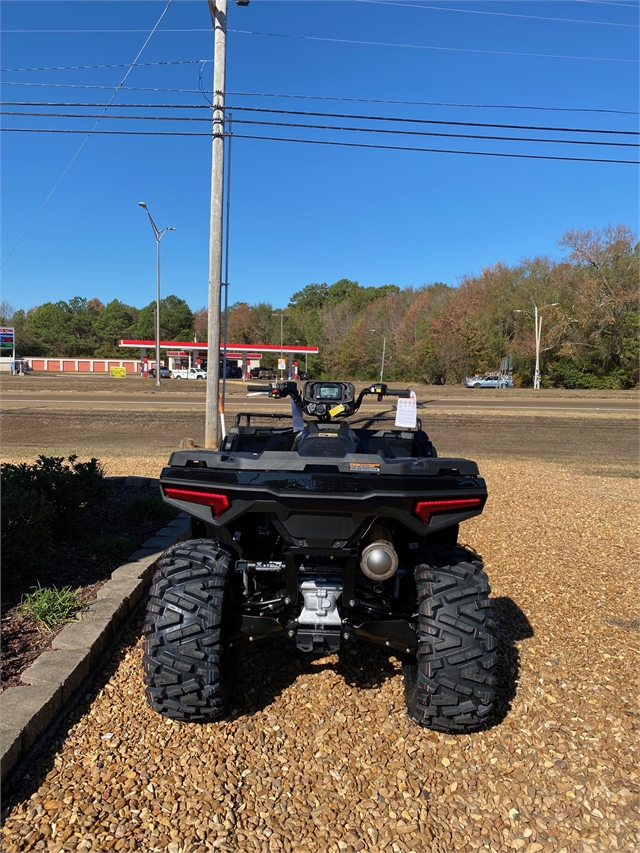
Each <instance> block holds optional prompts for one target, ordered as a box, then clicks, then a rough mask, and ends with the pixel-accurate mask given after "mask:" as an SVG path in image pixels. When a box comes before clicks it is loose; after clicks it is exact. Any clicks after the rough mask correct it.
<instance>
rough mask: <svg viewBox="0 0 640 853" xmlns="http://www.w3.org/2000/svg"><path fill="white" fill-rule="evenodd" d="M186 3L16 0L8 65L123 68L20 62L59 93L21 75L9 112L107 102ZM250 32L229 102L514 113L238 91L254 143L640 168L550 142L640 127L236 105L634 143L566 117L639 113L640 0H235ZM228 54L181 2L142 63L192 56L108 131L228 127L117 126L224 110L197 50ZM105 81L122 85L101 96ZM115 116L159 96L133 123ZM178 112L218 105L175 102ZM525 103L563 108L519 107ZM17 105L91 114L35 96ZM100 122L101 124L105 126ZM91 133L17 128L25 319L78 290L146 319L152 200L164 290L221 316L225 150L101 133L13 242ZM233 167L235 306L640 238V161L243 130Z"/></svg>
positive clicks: (610, 119) (32, 122)
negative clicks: (212, 251) (213, 261)
mask: <svg viewBox="0 0 640 853" xmlns="http://www.w3.org/2000/svg"><path fill="white" fill-rule="evenodd" d="M165 6H166V0H165V1H164V2H163V0H160V2H156V0H146V2H133V3H132V2H126V0H116V1H115V2H55V0H51V2H35V0H34V2H29V1H28V0H21V2H11V0H8V2H7V0H5V2H4V3H3V4H2V26H3V31H4V32H3V39H2V67H3V69H17V68H19V69H28V68H51V67H53V66H81V65H92V66H99V65H117V64H122V65H123V66H124V67H111V68H85V69H74V70H55V71H54V70H44V71H35V70H29V71H9V70H5V71H4V72H3V75H2V77H3V81H4V83H5V84H15V83H20V84H27V83H29V84H46V85H44V86H42V85H37V86H35V85H30V86H27V85H5V86H4V87H3V100H4V101H5V102H7V101H13V102H17V101H20V102H29V103H30V104H33V103H36V102H40V103H52V102H56V103H65V104H77V103H89V104H93V103H95V104H105V103H107V101H108V100H109V99H110V97H111V96H112V94H113V92H114V90H115V88H116V87H117V86H118V84H119V83H120V81H121V80H122V78H123V77H124V75H125V73H126V71H127V66H128V65H129V64H130V63H131V62H132V61H133V60H134V58H135V57H136V55H137V54H138V52H139V50H140V48H141V47H142V45H143V44H144V42H145V40H146V38H147V36H148V35H149V33H150V32H151V30H152V29H153V27H154V25H155V24H156V22H157V20H158V18H159V17H160V15H161V14H162V11H163V9H164V8H165ZM424 7H432V8H424ZM455 10H463V11H455ZM487 12H491V13H493V14H484V13H487ZM495 13H500V14H495ZM549 18H554V19H565V20H549ZM576 21H583V22H585V23H576ZM586 22H590V23H586ZM613 24H615V25H616V26H613ZM621 25H624V26H621ZM229 28H230V30H231V31H230V32H229V37H228V64H227V90H228V92H229V93H242V92H250V93H263V94H267V93H270V94H274V93H276V94H281V95H284V94H286V95H306V96H310V95H314V96H324V97H326V98H356V99H375V100H384V101H420V102H437V103H445V102H447V103H454V104H468V105H480V104H485V105H486V104H489V105H496V106H492V107H491V108H480V107H471V106H464V107H463V106H455V107H451V106H426V105H415V104H414V105H408V104H398V103H396V104H393V103H365V102H358V101H340V100H317V99H315V100H311V99H291V98H273V97H259V96H258V95H252V96H249V97H248V96H241V95H239V94H228V97H227V102H228V104H229V110H230V111H231V113H233V114H234V131H235V132H236V133H237V134H239V135H240V134H253V135H264V136H269V135H271V136H279V137H293V138H307V139H323V140H342V141H347V142H360V143H363V142H364V143H368V144H378V145H406V146H414V147H422V148H447V149H455V150H462V151H464V150H467V151H490V152H498V153H507V152H512V153H521V154H538V155H540V154H546V155H554V156H568V157H593V158H608V159H621V160H634V159H637V149H634V148H622V147H600V146H595V145H565V144H560V143H543V142H541V141H539V140H540V139H542V138H553V139H563V138H564V139H574V140H575V139H589V140H594V139H597V140H598V141H616V142H620V141H625V142H635V141H637V140H636V139H635V138H634V137H633V136H627V137H624V136H614V135H611V134H609V135H606V134H600V135H598V134H595V133H582V134H576V133H567V132H564V131H561V130H557V131H541V130H537V129H533V130H516V129H514V130H505V129H498V128H477V127H476V128H473V127H468V126H467V127H461V126H452V125H449V126H445V125H441V124H437V125H431V126H429V125H420V124H415V123H413V124H407V123H401V122H397V123H392V122H386V123H385V122H377V123H374V122H371V121H369V120H366V119H364V118H361V119H360V118H359V119H356V120H346V119H343V120H335V119H334V120H331V119H326V118H315V119H314V118H306V119H305V118H304V117H303V118H301V117H293V116H289V117H287V116H283V115H277V114H262V115H261V114H257V113H248V112H240V111H236V112H235V113H234V109H233V108H234V107H240V106H243V107H247V106H251V107H261V108H263V109H288V110H303V111H313V112H333V113H342V114H349V115H356V116H383V117H387V118H391V117H398V118H413V119H423V120H425V119H428V120H430V121H438V122H444V121H447V122H467V123H468V122H476V123H478V122H479V123H486V124H511V125H520V126H528V127H536V128H537V127H541V126H545V127H553V128H580V129H589V130H596V129H600V130H605V129H606V130H625V131H634V130H636V129H637V123H638V122H637V113H636V114H629V115H624V114H621V113H612V112H608V113H607V112H569V111H558V110H557V108H568V107H571V108H574V109H576V108H580V109H592V110H597V109H604V110H617V111H629V112H631V113H633V112H634V111H637V110H638V91H637V81H638V64H637V60H638V5H637V3H634V2H633V0H624V2H622V0H619V2H606V0H601V2H595V0H591V2H589V0H571V2H552V0H549V2H545V0H539V2H526V0H522V2H507V1H506V0H504V2H503V0H486V2H485V0H479V2H469V0H451V2H448V0H432V1H431V2H428V0H420V3H410V2H409V0H402V2H384V3H383V2H346V0H345V2H327V0H324V2H306V1H305V0H293V1H292V2H270V0H252V2H251V4H250V6H248V7H247V8H239V7H237V6H236V5H235V3H231V4H230V12H229ZM16 30H19V31H20V32H15V31H16ZM53 30H58V31H60V30H61V31H64V32H53ZM73 30H75V31H80V32H71V31H73ZM91 30H94V31H95V30H97V31H99V32H90V31H91ZM177 30H192V31H191V32H176V31H177ZM233 30H245V31H247V30H248V31H251V32H252V33H273V34H278V35H258V34H249V33H246V32H245V33H243V32H233ZM285 36H307V37H313V38H306V39H301V38H287V37H285ZM322 39H327V41H324V40H322ZM331 39H335V40H342V41H332V40H331ZM355 42H378V43H385V44H384V45H383V44H375V45H374V44H358V43H355ZM212 43H213V39H212V33H211V23H210V18H209V11H208V7H207V4H206V2H205V0H198V2H192V0H173V3H172V5H171V6H170V8H169V10H168V11H167V13H166V14H165V16H164V18H163V19H162V22H161V24H160V26H159V28H158V30H157V32H156V33H155V34H154V36H153V37H152V38H151V40H150V41H149V43H148V45H147V46H146V48H145V50H144V52H143V53H142V55H141V57H140V59H139V63H159V62H162V63H167V62H171V63H174V64H168V65H139V66H136V67H135V68H134V69H133V70H132V71H131V73H130V74H129V75H128V77H127V81H126V84H125V85H126V86H127V87H136V89H135V90H123V91H120V92H119V93H118V95H117V97H116V99H115V101H114V107H113V108H111V109H110V110H109V111H108V112H107V117H105V118H104V119H103V120H102V121H101V122H100V124H99V125H98V129H99V130H123V129H127V130H149V129H152V130H163V131H167V130H172V131H176V130H180V131H187V132H201V133H205V132H207V131H208V130H209V128H210V125H209V124H208V122H207V121H190V122H186V123H182V122H177V121H142V120H127V121H124V120H115V119H109V118H108V117H109V116H112V115H113V116H115V115H130V116H139V115H142V114H149V115H163V116H178V115H181V116H184V115H185V114H188V115H190V116H197V117H199V118H201V119H208V116H209V113H208V111H207V109H206V101H205V98H204V96H203V95H201V94H199V93H197V92H193V91H192V90H197V89H198V78H199V73H200V70H201V69H203V70H202V81H203V85H204V88H205V89H207V90H210V89H211V79H212V64H211V62H210V61H209V62H208V63H207V64H205V65H204V66H202V65H200V64H198V63H197V60H211V58H212V49H213V46H212ZM388 45H402V46H388ZM427 48H428V49H427ZM433 48H439V49H433ZM444 48H446V49H444ZM522 54H529V55H522ZM531 54H536V55H531ZM540 54H546V56H541V55H540ZM562 57H591V58H590V59H576V58H562ZM610 60H613V61H610ZM621 60H624V61H621ZM627 60H631V61H627ZM178 62H181V63H183V64H175V63H178ZM53 84H57V85H55V86H54V85H53ZM61 84H63V85H61ZM87 86H91V87H97V86H103V87H108V88H103V89H99V88H79V87H87ZM67 87H69V88H67ZM72 87H73V88H72ZM141 88H147V89H154V90H160V89H171V90H186V91H140V89H141ZM117 104H133V105H142V104H150V105H155V106H154V107H153V108H149V107H141V106H140V107H130V108H125V109H116V108H115V105H117ZM168 104H173V105H178V104H189V105H198V106H204V107H205V109H198V110H192V111H191V110H189V111H187V110H184V109H181V110H178V109H166V108H165V109H163V110H161V109H160V108H159V107H160V106H161V105H168ZM505 105H516V106H518V107H524V106H540V107H545V108H546V109H544V110H529V109H507V108H505ZM550 108H556V110H552V109H550ZM4 109H7V110H8V109H12V110H15V111H19V110H23V111H24V110H27V111H34V112H43V113H47V114H48V113H52V112H70V111H72V110H71V108H54V107H36V106H31V107H27V108H25V107H20V106H14V107H5V108H4ZM100 111H101V110H96V109H90V108H86V109H85V110H84V112H85V114H87V115H89V114H90V115H97V114H99V112H100ZM75 112H76V113H77V108H76V109H75ZM240 118H243V119H245V120H246V119H251V118H254V119H259V120H263V121H278V122H287V121H288V122H298V123H300V122H316V123H318V124H329V123H331V122H333V123H337V124H338V125H340V126H357V127H365V126H369V127H371V126H373V127H376V128H382V127H386V128H391V127H393V128H394V129H396V130H407V129H408V130H413V131H416V130H417V131H425V130H426V131H430V132H434V131H435V132H447V133H467V134H476V135H478V134H482V135H494V136H507V135H510V136H523V137H530V138H534V139H536V140H537V141H535V142H514V141H511V142H505V141H502V140H493V141H488V140H478V139H453V138H435V137H428V136H424V137H421V136H413V137H412V136H402V135H395V136H387V135H385V134H382V133H376V134H374V133H368V132H367V133H365V132H351V133H341V132H339V131H335V130H333V131H326V130H310V129H296V128H277V127H276V128H273V127H266V126H255V125H241V124H239V123H237V119H240ZM94 122H95V119H90V118H86V117H85V118H72V119H64V118H55V117H52V118H44V117H34V116H28V117H19V116H12V117H8V116H5V117H3V126H4V127H5V128H7V127H15V128H49V129H51V128H67V129H69V128H74V129H80V130H87V129H89V128H90V127H92V126H93V124H94ZM84 139H85V136H83V135H79V134H66V133H50V134H46V133H8V132H7V133H3V134H2V183H3V189H2V252H1V256H2V260H3V261H5V263H4V266H3V268H2V277H3V292H2V297H3V298H4V299H6V300H7V301H8V302H10V303H11V304H12V305H13V306H14V307H15V308H25V309H27V308H29V307H31V306H33V305H37V304H40V303H42V302H45V301H50V300H51V301H57V300H59V299H65V300H66V299H69V298H71V297H73V296H84V297H87V298H92V297H94V296H96V297H98V298H99V299H100V300H102V301H103V302H105V303H106V302H108V301H110V300H111V299H120V300H122V301H124V302H126V303H128V304H132V305H135V306H138V307H142V306H143V305H146V304H148V303H149V302H150V301H152V300H153V299H154V298H155V241H154V238H153V234H152V231H151V228H150V226H149V222H148V220H147V219H146V216H145V214H144V212H143V211H142V210H141V209H140V208H139V207H138V202H139V201H145V202H146V203H147V204H148V206H149V209H150V210H151V212H152V214H153V217H154V219H155V221H156V223H157V225H158V226H159V227H160V228H162V227H164V226H165V225H172V226H173V227H175V229H176V230H175V232H171V233H169V234H167V235H166V237H165V238H164V239H163V242H162V291H163V294H168V293H175V294H177V295H179V296H181V297H183V298H184V299H186V301H187V302H188V303H189V305H190V306H191V308H193V309H197V308H199V307H201V306H203V305H205V304H206V299H207V278H208V244H209V198H210V169H211V144H210V140H209V139H207V138H206V136H203V137H193V138H189V137H161V136H144V135H140V136H133V135H112V136H107V135H104V136H100V135H94V136H92V137H91V138H90V139H89V140H88V142H87V143H86V145H85V146H84V148H83V149H82V151H81V153H80V154H79V156H78V157H77V159H76V160H75V162H74V163H73V165H72V166H71V167H70V168H69V170H68V172H67V174H66V175H65V177H64V178H63V179H62V181H61V182H60V184H59V186H58V187H57V189H56V190H55V192H54V193H53V195H52V196H51V198H50V199H49V201H48V203H47V204H46V205H45V207H44V209H43V210H42V212H41V213H40V215H39V216H38V218H37V219H36V221H35V222H34V224H33V225H32V226H31V228H30V229H29V231H28V232H27V233H26V235H25V236H24V237H23V239H22V240H21V242H20V243H19V245H18V246H17V247H16V248H15V249H14V247H15V245H16V243H17V241H18V240H19V239H20V237H21V235H22V234H23V233H24V231H25V229H26V228H27V226H28V225H29V222H30V221H31V220H32V218H33V217H34V216H35V214H36V213H37V211H38V209H39V208H40V206H41V205H42V203H43V202H44V201H45V199H46V198H47V196H48V195H49V193H50V192H51V190H52V188H53V187H54V185H55V184H56V182H57V181H58V180H59V179H60V177H61V175H62V174H63V172H64V171H65V169H66V168H67V167H68V166H69V163H70V161H71V160H72V158H73V157H74V155H75V154H76V153H77V151H78V149H79V147H80V145H81V144H82V142H83V140H84ZM232 165H233V175H232V196H231V199H232V203H231V230H230V271H229V281H230V301H231V302H236V301H247V302H250V303H255V302H258V301H269V302H271V303H272V304H273V305H274V306H284V305H286V303H287V301H288V299H289V297H290V295H291V294H292V293H293V292H294V291H296V290H299V289H301V288H302V287H304V286H305V285H306V284H309V283H311V282H323V281H325V282H328V283H332V282H334V281H336V280H337V279H339V278H343V277H347V278H352V279H356V280H357V281H359V282H360V283H361V284H362V285H364V286H371V285H373V286H379V285H382V284H388V283H394V284H397V285H399V286H400V287H407V286H420V285H422V284H427V283H430V282H434V281H444V282H446V283H447V284H450V285H456V284H457V283H458V282H459V281H460V279H461V277H463V276H465V275H468V274H473V273H478V272H480V271H481V269H482V268H483V267H485V266H487V265H490V264H493V263H495V262H497V261H504V262H506V263H509V264H510V263H515V262H517V261H519V260H520V259H522V258H525V257H531V256H534V255H541V254H547V255H554V256H557V255H558V254H559V250H558V248H557V241H558V239H559V238H560V237H561V235H562V234H563V232H564V231H566V230H567V229H575V228H600V227H602V226H604V225H606V224H607V223H612V224H615V223H619V222H623V223H625V224H628V225H631V226H632V227H634V228H637V225H638V222H637V219H638V205H637V197H638V194H637V189H638V180H637V178H638V176H637V168H636V167H635V166H628V165H618V164H612V163H593V162H562V161H554V160H534V159H509V158H506V157H484V156H471V155H462V154H439V153H424V152H413V151H397V150H396V151H394V150H375V149H364V148H348V147H334V146H329V145H326V146H325V145H303V144H297V143H287V142H270V141H262V140H251V139H241V138H239V136H238V137H235V138H234V143H233V157H232ZM12 250H13V253H12V254H11V256H10V257H9V258H8V259H6V258H7V256H8V255H9V253H10V252H11V251H12ZM5 259H6V260H5Z"/></svg>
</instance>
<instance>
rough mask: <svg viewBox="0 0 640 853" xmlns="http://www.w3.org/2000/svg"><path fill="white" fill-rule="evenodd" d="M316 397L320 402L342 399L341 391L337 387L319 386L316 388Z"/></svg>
mask: <svg viewBox="0 0 640 853" xmlns="http://www.w3.org/2000/svg"><path fill="white" fill-rule="evenodd" d="M318 397H319V398H320V399H321V400H340V399H341V398H342V389H341V388H340V386H339V385H320V386H319V387H318Z"/></svg>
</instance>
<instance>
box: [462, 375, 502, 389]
mask: <svg viewBox="0 0 640 853" xmlns="http://www.w3.org/2000/svg"><path fill="white" fill-rule="evenodd" d="M464 384H465V385H466V387H467V388H513V379H511V377H510V376H500V375H498V374H497V373H485V375H484V376H467V378H466V379H465V380H464Z"/></svg>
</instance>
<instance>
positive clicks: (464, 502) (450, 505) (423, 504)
mask: <svg viewBox="0 0 640 853" xmlns="http://www.w3.org/2000/svg"><path fill="white" fill-rule="evenodd" d="M481 505H482V498H450V499H449V500H442V501H441V500H433V501H418V503H417V504H416V505H415V506H414V508H413V512H414V513H415V515H417V516H418V518H420V519H422V521H424V523H425V524H429V522H430V521H431V516H432V515H434V514H435V513H436V512H460V511H461V510H465V509H476V508H477V507H479V506H481Z"/></svg>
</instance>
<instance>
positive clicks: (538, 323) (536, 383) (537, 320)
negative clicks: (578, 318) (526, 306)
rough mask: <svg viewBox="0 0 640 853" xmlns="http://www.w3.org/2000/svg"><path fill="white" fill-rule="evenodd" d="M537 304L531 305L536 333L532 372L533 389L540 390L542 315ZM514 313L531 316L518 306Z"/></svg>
mask: <svg viewBox="0 0 640 853" xmlns="http://www.w3.org/2000/svg"><path fill="white" fill-rule="evenodd" d="M559 304H560V303H559V302H550V303H549V304H548V305H543V306H542V308H555V307H556V306H557V305H559ZM541 310H542V309H539V308H538V306H537V305H535V304H534V306H533V323H534V327H535V333H536V369H535V373H534V374H533V387H534V389H535V390H538V391H539V390H540V335H541V332H542V316H541V314H540V311H541ZM513 313H514V314H528V315H529V317H531V314H530V313H529V311H522V310H521V309H520V308H516V309H515V311H514V312H513Z"/></svg>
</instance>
